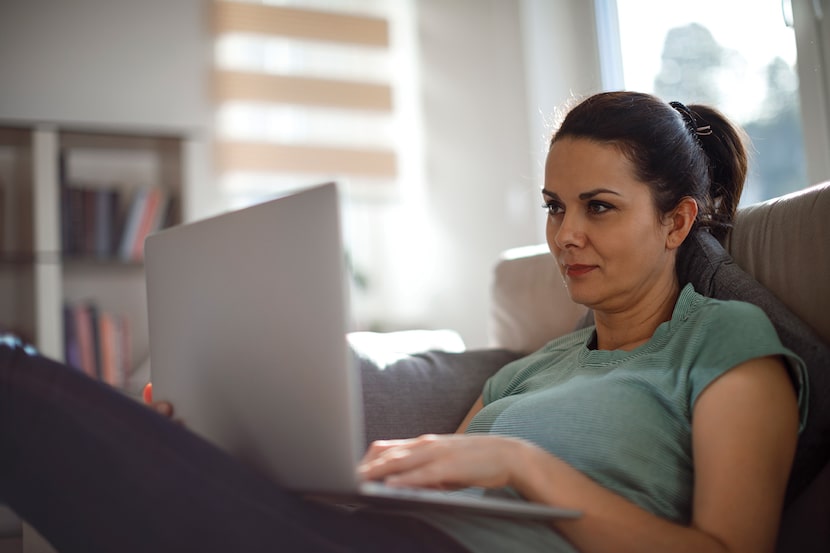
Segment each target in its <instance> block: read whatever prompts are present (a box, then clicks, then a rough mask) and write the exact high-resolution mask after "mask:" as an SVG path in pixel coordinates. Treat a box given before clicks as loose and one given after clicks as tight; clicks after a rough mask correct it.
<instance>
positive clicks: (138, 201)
mask: <svg viewBox="0 0 830 553" xmlns="http://www.w3.org/2000/svg"><path fill="white" fill-rule="evenodd" d="M147 196H148V189H146V188H139V189H137V190H136V191H135V192H134V193H133V197H132V199H131V200H130V204H129V207H128V209H127V215H126V218H125V220H124V230H123V232H122V233H121V239H120V244H119V247H118V257H120V258H121V259H122V260H123V261H132V260H133V257H132V256H133V246H134V244H135V240H136V237H137V236H138V231H139V227H140V226H141V219H142V215H143V213H144V209H145V206H146V205H147Z"/></svg>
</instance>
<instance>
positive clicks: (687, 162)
mask: <svg viewBox="0 0 830 553" xmlns="http://www.w3.org/2000/svg"><path fill="white" fill-rule="evenodd" d="M676 106H677V107H673V106H672V105H669V104H667V103H665V102H663V101H662V100H660V99H659V98H657V97H655V96H652V95H649V94H643V93H639V92H603V93H600V94H596V95H594V96H590V97H589V98H587V99H585V100H583V101H582V102H580V103H579V104H577V105H576V106H575V107H574V108H573V109H571V110H570V111H569V112H568V113H567V115H566V116H565V118H564V120H563V121H562V123H561V125H560V126H559V128H558V130H557V131H556V132H555V133H554V135H553V138H552V139H551V144H550V145H551V146H553V144H554V143H555V142H556V141H557V140H561V139H563V138H568V137H570V138H585V139H589V140H594V141H597V142H601V143H606V144H613V145H614V146H616V147H617V148H619V149H620V151H621V152H622V153H623V155H625V156H626V157H627V158H628V159H629V161H631V162H632V164H633V165H634V167H635V171H636V176H637V178H638V179H639V180H641V181H643V182H644V183H646V184H648V185H649V186H650V187H651V190H652V196H653V198H654V203H655V207H656V208H657V210H658V212H659V213H660V214H664V213H668V212H669V211H671V210H672V209H673V208H674V207H675V206H677V204H678V203H679V202H680V200H681V199H682V198H684V197H691V198H694V199H695V201H697V204H698V216H697V221H696V222H695V225H696V226H698V227H707V228H709V230H710V232H711V233H712V234H713V235H714V236H715V237H716V238H717V239H718V240H720V241H721V242H722V241H723V239H724V238H725V237H726V234H727V233H728V231H729V228H730V227H731V225H732V222H733V220H734V218H735V211H736V210H737V207H738V201H739V200H740V197H741V192H742V191H743V186H744V180H745V179H746V172H747V163H748V160H747V151H746V147H745V141H746V138H745V134H744V132H743V131H742V130H741V129H739V128H738V127H736V126H735V125H733V124H732V123H731V122H730V121H729V120H728V119H727V118H726V117H725V116H723V115H722V114H721V113H720V112H719V111H717V110H716V109H714V108H711V107H708V106H704V105H689V106H684V105H682V104H676Z"/></svg>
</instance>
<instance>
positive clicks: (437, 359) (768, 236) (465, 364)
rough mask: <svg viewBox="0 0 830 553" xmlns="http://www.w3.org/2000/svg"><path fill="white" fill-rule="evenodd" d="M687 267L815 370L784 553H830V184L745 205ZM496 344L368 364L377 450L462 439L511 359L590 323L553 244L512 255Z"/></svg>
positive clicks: (363, 362) (503, 281)
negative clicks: (471, 415)
mask: <svg viewBox="0 0 830 553" xmlns="http://www.w3.org/2000/svg"><path fill="white" fill-rule="evenodd" d="M684 247H687V248H688V252H687V253H688V255H686V256H685V258H686V259H687V260H688V261H686V262H685V263H684V264H682V265H681V266H679V267H678V273H679V275H680V278H681V280H688V281H692V282H693V284H694V285H695V288H696V289H697V290H698V291H700V292H701V293H704V294H706V295H710V296H713V297H720V298H725V299H741V300H745V301H751V302H753V303H756V304H758V305H760V306H761V307H762V308H763V309H764V310H765V311H767V313H768V315H769V316H770V318H771V320H772V321H773V323H774V324H775V326H776V328H777V330H778V332H779V335H780V336H781V339H782V341H783V342H784V343H785V344H786V345H787V346H788V347H790V348H791V349H793V350H795V351H796V352H797V353H799V355H801V356H802V357H803V358H804V359H805V361H806V362H807V365H808V373H809V379H810V383H809V384H810V392H809V399H810V415H809V421H808V424H807V427H806V429H805V430H804V432H803V433H802V435H801V437H800V438H799V446H798V452H797V455H796V461H795V463H794V467H793V473H792V476H791V479H790V485H789V488H788V495H787V500H786V506H785V509H784V512H783V515H782V516H783V518H782V525H781V530H780V536H779V543H778V547H777V551H778V552H779V553H796V552H797V553H811V552H816V553H818V552H819V551H820V552H823V553H826V552H827V551H830V347H828V344H830V314H828V311H829V310H830V182H826V183H822V184H819V185H816V186H812V187H810V188H808V189H805V190H803V191H801V192H797V193H794V194H789V195H786V196H782V197H780V198H776V199H773V200H770V201H767V202H764V203H760V204H756V205H752V206H748V207H744V208H742V209H740V211H739V213H738V216H737V219H736V222H735V225H734V228H733V229H732V230H731V232H730V234H729V236H728V237H727V238H726V240H725V243H724V244H723V245H722V246H721V244H719V243H717V241H715V240H714V238H712V237H711V236H709V235H707V234H705V233H698V234H696V235H695V236H693V237H692V239H691V240H690V241H689V244H688V246H684ZM491 306H492V308H491V320H490V328H489V333H490V336H491V344H490V345H491V347H488V348H484V349H476V350H467V351H464V352H447V351H426V352H423V353H417V354H411V355H403V356H397V357H393V358H392V360H390V361H388V362H378V361H377V359H378V356H377V351H368V350H367V348H365V347H363V348H361V347H360V344H357V345H356V344H352V345H353V350H354V352H355V356H356V359H357V361H358V363H359V364H360V367H361V371H362V376H363V387H364V402H365V404H366V409H365V418H366V439H367V443H368V442H370V441H372V440H375V439H382V438H391V437H409V436H417V435H419V434H423V433H444V432H452V431H454V430H455V428H456V427H457V425H458V424H459V423H460V421H461V420H462V419H463V417H464V415H465V413H466V411H467V409H468V408H469V406H470V405H472V403H473V401H474V400H475V398H476V397H478V395H479V393H480V391H481V387H482V384H483V382H484V380H485V379H486V378H488V377H489V376H490V375H491V374H492V373H493V372H495V371H496V370H498V369H499V368H500V367H502V366H503V365H505V364H506V363H508V362H510V361H512V360H513V359H516V358H518V357H520V356H521V355H523V354H526V353H529V352H532V351H534V350H536V349H538V348H539V347H541V346H542V345H544V344H545V343H546V342H548V341H549V340H551V339H553V338H555V337H557V336H559V335H561V334H564V333H566V332H569V331H571V330H573V329H574V328H576V327H578V326H581V325H584V324H588V323H589V322H590V313H589V312H587V310H586V309H585V308H584V307H582V306H579V305H575V304H574V303H572V302H571V301H570V299H569V297H568V296H567V293H566V291H565V289H564V287H563V286H562V281H561V278H560V276H559V273H558V270H557V268H556V266H555V263H554V261H553V258H552V257H551V256H550V254H549V253H548V252H547V247H546V246H531V247H526V248H519V249H515V250H510V251H508V252H505V254H504V255H503V256H502V258H501V259H500V260H499V261H498V263H497V264H496V266H495V271H494V274H493V282H492V298H491Z"/></svg>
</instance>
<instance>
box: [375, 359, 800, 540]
mask: <svg viewBox="0 0 830 553" xmlns="http://www.w3.org/2000/svg"><path fill="white" fill-rule="evenodd" d="M797 428H798V409H797V405H796V399H795V394H794V392H793V388H792V385H791V383H790V380H789V377H788V375H787V373H786V369H785V368H784V366H783V363H782V362H781V361H780V360H779V359H777V358H762V359H755V360H752V361H749V362H747V363H743V364H741V365H739V366H737V367H735V368H733V369H732V370H730V371H728V372H727V373H726V374H724V375H723V376H721V377H720V378H718V379H717V380H715V381H714V382H713V383H712V384H710V385H709V386H708V388H707V389H706V390H704V392H703V393H702V394H701V396H700V397H699V399H698V401H697V403H696V405H695V409H694V413H693V427H692V435H693V448H694V463H695V489H694V494H695V497H694V508H693V519H692V522H691V524H690V525H689V526H682V525H679V524H674V523H672V522H669V521H667V520H665V519H662V518H660V517H657V516H655V515H653V514H651V513H649V512H647V511H645V510H643V509H641V508H640V507H638V506H637V505H635V504H633V503H631V502H629V501H628V500H626V499H624V498H623V497H621V496H619V495H617V494H615V493H613V492H611V491H609V490H607V489H606V488H603V487H602V486H600V485H598V484H597V483H595V482H594V481H593V480H591V479H590V478H588V477H587V476H585V475H584V474H582V473H580V472H579V471H577V470H576V469H574V468H573V467H571V466H570V465H568V464H566V463H565V462H564V461H562V460H561V459H559V458H557V457H555V456H553V455H550V454H549V453H547V452H546V451H544V450H542V449H541V448H538V447H536V446H535V445H533V444H530V443H528V442H526V441H523V440H518V439H514V438H505V437H500V436H484V435H481V436H479V435H476V436H444V437H441V436H424V437H421V438H417V439H415V440H401V441H393V442H381V443H378V444H375V445H373V446H372V448H370V450H369V452H368V453H367V457H366V459H365V460H364V463H363V465H362V468H361V472H362V474H363V476H364V477H365V478H368V479H377V478H381V479H386V480H387V482H389V483H390V484H392V485H400V486H426V487H439V488H451V487H461V486H502V485H509V486H512V487H514V488H516V489H517V490H518V491H519V492H520V493H522V495H524V496H525V497H527V498H528V499H530V500H532V501H538V502H541V503H548V504H551V505H557V506H563V507H568V508H575V509H579V510H581V511H582V512H583V513H584V515H583V517H581V518H579V519H576V520H563V521H557V522H556V523H555V526H556V527H557V529H558V530H559V531H560V532H561V533H562V534H563V535H564V536H565V537H567V538H568V539H569V540H570V541H571V542H573V543H574V545H575V546H576V547H577V548H578V549H579V550H580V551H582V552H583V553H602V552H607V551H614V552H615V553H628V552H641V551H642V552H648V553H655V552H662V551H666V552H671V553H683V552H686V551H688V552H695V553H705V552H728V553H763V552H771V551H772V550H773V548H774V544H775V536H776V533H777V528H778V523H779V517H780V513H781V506H782V503H783V497H784V490H785V488H786V483H787V478H788V474H789V470H790V466H791V463H792V458H793V454H794V451H795V442H796V438H797Z"/></svg>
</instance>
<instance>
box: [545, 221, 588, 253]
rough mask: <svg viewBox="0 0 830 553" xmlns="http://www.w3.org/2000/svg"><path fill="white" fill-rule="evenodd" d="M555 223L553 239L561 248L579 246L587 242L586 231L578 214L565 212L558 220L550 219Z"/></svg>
mask: <svg viewBox="0 0 830 553" xmlns="http://www.w3.org/2000/svg"><path fill="white" fill-rule="evenodd" d="M548 224H549V225H550V224H553V225H555V228H554V229H552V230H554V235H553V240H554V242H555V243H556V246H557V247H559V248H560V249H566V248H568V247H578V246H582V245H583V244H584V243H585V233H584V232H583V229H582V225H581V223H580V222H579V221H578V218H577V217H576V216H573V215H570V214H568V213H565V214H564V215H563V216H562V217H561V218H560V219H559V220H558V221H553V220H549V221H548Z"/></svg>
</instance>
